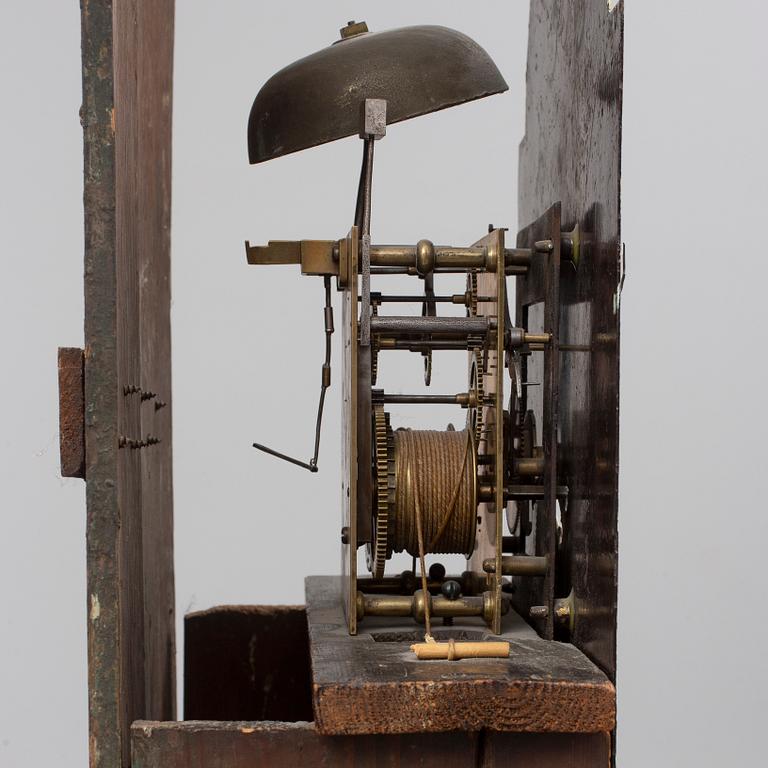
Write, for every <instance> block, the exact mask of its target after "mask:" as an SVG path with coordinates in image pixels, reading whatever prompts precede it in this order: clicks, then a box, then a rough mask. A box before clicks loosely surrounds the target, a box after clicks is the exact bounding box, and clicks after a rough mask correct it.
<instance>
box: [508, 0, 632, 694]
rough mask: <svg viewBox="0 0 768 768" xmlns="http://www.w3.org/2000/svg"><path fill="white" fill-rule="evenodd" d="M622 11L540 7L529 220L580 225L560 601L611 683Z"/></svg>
mask: <svg viewBox="0 0 768 768" xmlns="http://www.w3.org/2000/svg"><path fill="white" fill-rule="evenodd" d="M623 24H624V20H623V4H621V3H620V4H619V5H618V6H617V7H616V8H615V10H614V11H612V12H609V11H608V7H607V3H606V2H605V0H587V2H574V1H573V0H568V2H554V1H553V0H532V2H531V11H530V27H529V38H528V69H527V96H526V129H525V139H524V140H523V142H522V144H521V146H520V164H519V181H518V224H519V226H520V227H521V228H522V227H524V226H527V225H528V224H530V223H531V222H533V221H535V220H536V219H537V218H539V217H540V216H541V215H542V214H543V213H544V211H545V210H547V209H548V208H549V207H550V206H551V205H552V204H553V203H555V202H557V201H561V204H562V220H563V229H564V230H570V229H572V228H573V227H574V226H575V225H576V224H578V225H579V226H580V227H581V230H582V233H583V235H582V236H583V238H584V239H585V241H586V242H585V243H584V244H583V247H582V253H581V261H580V263H579V266H578V268H577V269H572V268H568V267H566V266H564V267H563V269H562V270H561V280H560V342H561V346H565V345H586V346H587V347H588V348H589V351H587V352H575V351H567V350H561V353H560V443H559V454H560V457H561V468H562V475H561V477H560V482H561V483H564V484H566V485H567V486H568V487H569V489H570V496H569V501H568V508H567V510H565V511H564V512H563V516H562V523H563V534H564V538H563V546H562V557H561V558H560V559H559V561H558V563H557V574H558V577H557V581H558V583H557V587H556V588H557V594H556V596H558V597H564V596H566V595H567V594H568V592H569V591H570V590H571V589H573V592H574V596H575V601H576V602H575V604H576V608H577V612H576V621H575V629H574V632H573V634H572V635H571V639H572V641H573V642H574V644H575V645H577V646H578V647H579V648H581V649H582V650H583V651H584V653H586V654H587V655H588V656H589V657H590V658H591V659H593V660H594V661H595V662H596V663H597V664H598V665H599V666H600V667H601V668H602V669H603V670H604V671H605V672H606V673H607V675H608V676H609V677H610V678H611V679H615V670H616V581H617V567H616V559H617V510H618V407H619V397H618V391H619V390H618V383H619V290H620V289H619V286H620V281H621V243H620V208H619V203H620V187H619V184H620V160H621V106H622V69H623Z"/></svg>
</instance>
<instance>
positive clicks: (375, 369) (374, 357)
mask: <svg viewBox="0 0 768 768" xmlns="http://www.w3.org/2000/svg"><path fill="white" fill-rule="evenodd" d="M378 314H379V305H378V304H373V306H372V307H371V315H372V316H374V317H375V316H376V315H378ZM378 376H379V340H378V339H377V338H376V337H375V336H371V386H372V387H375V386H376V379H377V378H378Z"/></svg>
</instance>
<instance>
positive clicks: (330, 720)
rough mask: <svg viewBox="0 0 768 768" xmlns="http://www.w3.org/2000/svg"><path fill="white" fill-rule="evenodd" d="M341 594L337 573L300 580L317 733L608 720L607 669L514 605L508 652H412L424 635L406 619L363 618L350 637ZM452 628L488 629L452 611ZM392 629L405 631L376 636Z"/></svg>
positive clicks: (507, 627) (589, 726)
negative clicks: (443, 656) (445, 657)
mask: <svg viewBox="0 0 768 768" xmlns="http://www.w3.org/2000/svg"><path fill="white" fill-rule="evenodd" d="M340 594H341V581H340V578H339V577H334V576H311V577H309V578H308V579H307V580H306V597H307V620H308V625H309V642H310V654H311V659H312V702H313V710H314V719H315V724H316V726H317V729H318V731H319V732H320V733H323V734H345V735H351V734H370V733H411V732H418V731H429V732H440V731H450V730H464V731H476V730H481V729H483V728H490V729H493V730H498V731H528V732H564V733H567V732H583V733H591V732H598V731H610V730H611V729H612V728H613V726H614V723H615V711H616V702H615V691H614V687H613V685H612V684H611V683H610V681H609V680H608V679H607V678H606V676H605V675H604V674H603V673H602V672H601V671H600V670H599V669H598V668H597V667H596V666H595V665H594V664H593V663H592V662H590V661H589V659H587V658H586V657H585V656H584V654H582V653H581V652H580V651H579V650H578V649H576V648H574V647H573V646H572V645H568V644H564V643H557V642H551V641H546V640H542V639H541V638H539V637H538V636H537V635H536V633H535V632H534V631H533V630H532V629H531V628H530V627H529V626H528V625H527V624H526V623H525V622H524V621H523V620H522V619H521V618H520V617H519V616H517V614H515V613H514V612H510V613H509V614H507V616H505V617H504V625H503V627H502V635H501V638H502V639H505V640H509V642H510V643H511V646H512V650H511V654H510V657H509V658H508V659H471V660H470V659H465V660H462V661H459V662H449V661H417V660H416V658H415V656H414V655H413V653H412V652H411V650H410V644H411V643H413V642H415V641H417V640H421V639H422V637H423V627H420V625H418V624H416V623H415V622H413V621H412V620H410V619H401V620H397V619H384V618H381V617H367V618H363V619H362V621H361V622H360V623H359V625H358V635H357V636H354V637H353V636H350V635H349V633H348V631H347V625H346V621H345V620H344V616H343V613H342V610H341V602H340V599H339V596H340ZM450 629H451V631H452V632H455V633H460V632H462V631H468V632H470V633H483V635H486V634H487V635H488V637H489V638H490V637H493V636H491V635H490V634H489V633H488V630H487V628H486V627H485V625H484V624H483V623H482V621H480V620H479V619H478V620H476V621H472V620H466V621H459V620H458V619H457V620H456V623H455V625H454V626H453V627H451V628H450ZM440 631H441V628H439V627H436V632H437V633H438V634H439V633H440ZM398 633H400V634H402V633H405V637H406V639H404V640H400V641H397V642H377V641H376V640H374V636H376V635H378V636H379V637H382V636H387V635H388V636H390V637H391V636H393V635H397V634H398Z"/></svg>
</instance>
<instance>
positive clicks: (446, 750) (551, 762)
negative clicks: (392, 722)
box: [132, 721, 610, 768]
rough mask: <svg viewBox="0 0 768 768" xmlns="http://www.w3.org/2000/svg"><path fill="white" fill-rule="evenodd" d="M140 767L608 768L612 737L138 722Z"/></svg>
mask: <svg viewBox="0 0 768 768" xmlns="http://www.w3.org/2000/svg"><path fill="white" fill-rule="evenodd" d="M132 737H133V738H132V740H133V768H256V766H265V768H266V766H269V768H294V767H295V766H301V767H302V768H319V767H320V766H323V767H324V768H326V767H327V768H331V767H332V768H404V767H406V766H407V768H473V767H474V768H513V767H514V768H523V767H524V768H601V766H607V765H608V763H609V760H610V741H609V738H608V734H605V733H600V734H526V733H510V734H496V733H461V732H454V733H430V734H405V735H388V736H382V735H380V736H323V735H322V734H320V733H319V732H318V731H317V730H316V728H315V727H314V726H313V724H312V723H271V722H237V723H233V722H226V723H225V722H210V721H209V722H202V721H198V722H184V723H157V722H137V723H135V724H134V726H133V729H132Z"/></svg>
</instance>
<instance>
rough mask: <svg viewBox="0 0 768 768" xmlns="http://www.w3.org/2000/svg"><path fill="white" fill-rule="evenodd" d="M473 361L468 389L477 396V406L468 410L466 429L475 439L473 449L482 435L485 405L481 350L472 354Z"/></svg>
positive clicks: (476, 446) (476, 350)
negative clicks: (470, 431)
mask: <svg viewBox="0 0 768 768" xmlns="http://www.w3.org/2000/svg"><path fill="white" fill-rule="evenodd" d="M472 354H473V360H472V365H471V367H470V370H469V388H470V390H474V391H475V392H476V394H477V406H475V407H473V408H470V409H469V413H468V414H467V428H468V429H470V430H472V432H473V435H474V438H475V449H477V448H478V447H479V446H480V438H481V437H482V434H483V406H484V404H485V385H484V379H485V372H484V369H483V350H482V349H475V350H473V352H472Z"/></svg>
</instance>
